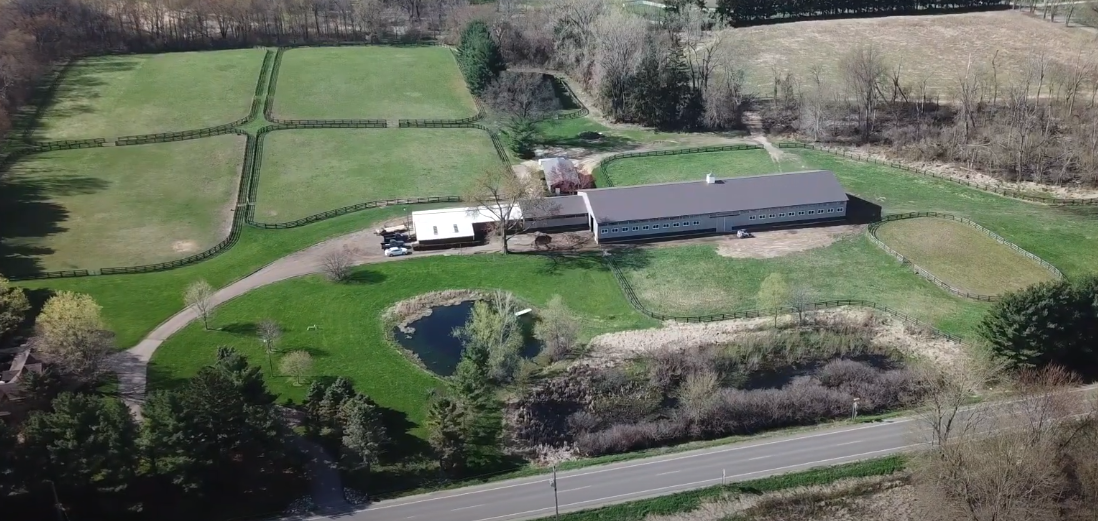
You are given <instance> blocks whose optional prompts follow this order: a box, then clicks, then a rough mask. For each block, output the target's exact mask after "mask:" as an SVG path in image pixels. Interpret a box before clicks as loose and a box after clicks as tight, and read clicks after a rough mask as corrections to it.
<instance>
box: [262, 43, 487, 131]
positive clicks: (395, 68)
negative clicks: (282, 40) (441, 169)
mask: <svg viewBox="0 0 1098 521" xmlns="http://www.w3.org/2000/svg"><path fill="white" fill-rule="evenodd" d="M476 113H477V106H476V103H475V102H474V101H473V96H472V95H471V94H470V93H469V89H468V87H466V85H465V80H464V78H462V76H461V72H460V71H459V70H458V67H457V63H456V62H455V61H454V56H453V54H452V53H451V52H450V51H449V50H448V49H446V48H443V47H385V46H366V47H314V48H302V49H292V50H289V51H286V52H285V54H284V55H283V56H282V65H281V67H280V68H279V72H278V88H277V91H276V92H275V116H276V117H278V118H284V119H397V118H404V119H457V118H464V117H469V116H473V115H476Z"/></svg>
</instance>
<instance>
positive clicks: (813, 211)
mask: <svg viewBox="0 0 1098 521" xmlns="http://www.w3.org/2000/svg"><path fill="white" fill-rule="evenodd" d="M814 213H816V210H809V211H808V215H812V214H814Z"/></svg>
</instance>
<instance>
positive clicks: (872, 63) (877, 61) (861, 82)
mask: <svg viewBox="0 0 1098 521" xmlns="http://www.w3.org/2000/svg"><path fill="white" fill-rule="evenodd" d="M839 70H840V71H841V73H842V77H843V81H844V82H845V83H846V86H847V88H848V89H850V92H851V94H853V95H854V98H855V99H857V100H858V104H859V105H860V107H861V112H862V142H868V141H869V137H870V134H871V133H872V131H873V117H874V110H875V109H876V107H877V103H878V101H879V100H880V97H881V82H882V81H884V79H885V78H886V76H887V74H888V67H887V66H886V65H885V60H884V55H883V54H882V53H881V50H880V49H879V48H878V47H876V46H874V45H872V44H861V45H858V46H857V47H855V48H853V49H851V50H850V52H848V53H847V54H846V55H845V56H843V57H842V59H841V60H840V61H839Z"/></svg>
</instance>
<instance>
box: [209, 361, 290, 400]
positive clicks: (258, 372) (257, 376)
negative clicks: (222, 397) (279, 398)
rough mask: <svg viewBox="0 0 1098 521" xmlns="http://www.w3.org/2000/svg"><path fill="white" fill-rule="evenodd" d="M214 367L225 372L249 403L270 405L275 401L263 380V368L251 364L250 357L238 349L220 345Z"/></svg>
mask: <svg viewBox="0 0 1098 521" xmlns="http://www.w3.org/2000/svg"><path fill="white" fill-rule="evenodd" d="M213 367H214V368H215V369H217V370H218V371H221V372H222V373H224V375H225V376H226V377H227V378H228V379H229V380H231V381H232V382H233V384H234V385H235V386H236V387H237V388H238V389H239V390H240V392H241V393H243V394H244V399H245V400H246V401H248V402H249V403H252V404H255V405H270V404H273V403H274V402H275V395H274V394H272V393H271V392H270V391H268V390H267V384H266V382H264V381H263V370H262V369H260V367H259V366H255V365H250V364H249V363H248V359H247V358H245V357H244V355H242V354H240V353H239V352H237V351H236V349H233V348H232V347H225V346H222V347H219V348H218V349H217V363H216V364H214V365H213Z"/></svg>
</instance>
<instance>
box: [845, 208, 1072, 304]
mask: <svg viewBox="0 0 1098 521" xmlns="http://www.w3.org/2000/svg"><path fill="white" fill-rule="evenodd" d="M919 217H934V218H939V219H951V220H954V221H957V222H959V223H962V224H965V225H968V226H971V227H972V228H975V229H976V230H979V231H981V232H983V233H984V234H985V235H987V236H988V237H991V238H992V239H994V240H995V242H997V243H999V244H1002V245H1004V246H1007V247H1009V248H1010V249H1012V250H1014V251H1015V252H1017V253H1019V254H1021V255H1022V256H1023V257H1026V258H1027V259H1030V260H1032V261H1035V262H1036V263H1037V264H1040V265H1041V267H1042V268H1045V269H1046V270H1048V271H1049V272H1050V273H1052V276H1053V277H1055V278H1057V279H1063V278H1064V274H1063V273H1061V272H1060V270H1059V269H1057V268H1056V266H1053V265H1052V264H1050V263H1049V262H1048V261H1046V260H1044V259H1042V258H1040V257H1038V256H1036V255H1034V254H1032V253H1030V252H1029V251H1026V250H1025V249H1024V248H1022V247H1021V246H1018V245H1017V244H1014V243H1013V242H1010V241H1008V240H1006V239H1005V238H1003V236H1001V235H999V234H997V233H995V232H993V231H991V230H989V229H987V228H984V227H983V226H980V225H979V224H977V223H976V222H974V221H972V220H970V219H966V218H964V217H958V216H956V215H953V214H948V213H939V212H909V213H902V214H892V215H886V216H884V217H883V218H881V220H880V221H877V222H875V223H872V224H870V225H869V227H868V228H867V229H866V236H867V237H869V242H872V243H873V244H875V245H877V246H878V247H879V248H881V249H882V250H884V251H885V253H888V254H889V255H891V256H892V257H895V258H896V260H898V261H900V264H903V265H905V266H910V267H911V269H912V270H913V271H914V272H915V274H916V275H918V276H920V277H922V278H924V279H926V280H929V281H930V282H932V283H933V284H934V285H935V286H938V287H939V288H942V289H944V290H946V291H948V292H950V293H953V294H954V295H957V296H959V297H964V298H968V299H972V300H978V301H982V302H995V301H997V300H999V296H998V295H980V294H977V293H969V292H967V291H965V290H963V289H960V288H957V287H955V286H953V285H951V284H949V283H948V282H946V281H944V280H942V279H940V278H938V277H937V276H936V275H934V274H933V273H931V272H930V270H928V269H926V268H924V267H922V266H919V265H918V264H915V262H913V261H912V260H911V259H908V258H907V257H905V256H904V255H903V254H901V253H900V252H898V251H896V250H894V249H892V248H891V247H889V246H888V245H887V244H885V243H884V241H882V240H881V239H880V237H877V229H878V228H880V227H881V225H882V224H884V223H886V222H889V221H901V220H905V219H915V218H919Z"/></svg>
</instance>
